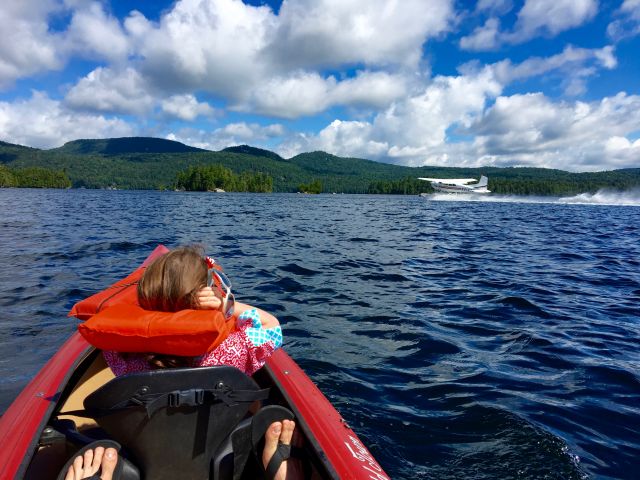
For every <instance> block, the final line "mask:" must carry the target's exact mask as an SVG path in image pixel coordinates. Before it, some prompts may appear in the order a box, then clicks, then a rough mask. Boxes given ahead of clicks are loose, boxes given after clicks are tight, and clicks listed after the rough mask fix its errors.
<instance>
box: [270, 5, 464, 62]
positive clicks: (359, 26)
mask: <svg viewBox="0 0 640 480" xmlns="http://www.w3.org/2000/svg"><path fill="white" fill-rule="evenodd" d="M453 15H454V11H453V8H452V2H451V1H450V0H431V1H429V2H424V1H421V0H402V1H391V2H389V1H386V0H369V1H367V2H362V1H360V0H299V1H285V2H284V3H283V4H282V7H281V8H280V15H279V19H278V20H279V24H278V28H277V33H276V38H275V41H274V42H273V43H272V44H271V45H269V46H268V47H267V53H269V54H270V55H271V56H272V57H273V58H274V59H276V61H277V63H278V64H279V65H284V66H289V67H293V68H300V67H303V68H304V67H311V66H316V67H317V66H338V65H344V64H361V63H363V64H366V65H387V64H398V63H400V64H405V65H410V66H416V65H417V64H418V63H419V62H420V59H421V57H422V44H423V43H424V42H425V40H427V39H428V38H433V37H436V36H438V35H440V34H442V33H443V32H446V31H447V30H448V29H449V26H450V25H449V24H450V22H451V21H452V20H453Z"/></svg>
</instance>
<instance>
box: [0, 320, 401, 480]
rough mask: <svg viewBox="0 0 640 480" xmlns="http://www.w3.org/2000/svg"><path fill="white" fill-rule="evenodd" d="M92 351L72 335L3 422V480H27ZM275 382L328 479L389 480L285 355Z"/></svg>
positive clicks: (275, 360)
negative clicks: (52, 421)
mask: <svg viewBox="0 0 640 480" xmlns="http://www.w3.org/2000/svg"><path fill="white" fill-rule="evenodd" d="M93 350H94V348H93V347H92V346H91V345H89V344H88V343H87V342H86V340H84V338H82V337H81V336H80V334H78V333H75V334H74V335H72V336H71V337H70V338H69V339H68V340H67V341H66V342H65V343H64V344H63V345H62V347H61V348H60V350H59V351H58V352H57V353H56V354H55V355H54V356H53V357H52V358H51V360H49V362H47V364H46V365H45V366H44V367H43V368H42V370H41V371H40V372H39V373H38V375H37V376H36V377H35V378H34V379H33V380H32V381H31V382H30V383H29V384H28V385H27V386H26V387H25V388H24V390H23V391H22V392H21V393H20V395H19V396H18V397H17V398H16V400H15V401H14V402H13V403H12V404H11V405H10V406H9V408H8V409H7V411H6V412H5V413H4V415H2V417H0V438H3V439H7V440H10V441H6V440H5V442H3V445H2V448H0V478H2V479H10V478H23V477H24V476H25V474H26V472H27V469H28V467H29V463H30V462H31V459H32V458H33V455H34V453H35V451H36V449H37V448H38V442H39V439H40V436H41V434H42V432H43V430H44V428H45V426H46V425H47V423H48V422H49V418H50V416H51V414H52V412H53V411H54V409H55V408H56V405H57V403H58V400H59V398H60V396H61V393H62V391H63V390H64V389H65V387H66V386H67V383H68V382H69V379H70V378H71V376H72V374H73V373H74V371H75V369H76V367H77V366H78V365H79V364H80V363H81V362H82V360H83V359H85V358H86V357H87V355H89V354H90V353H91V352H92V351H93ZM265 370H266V373H267V374H268V375H269V376H270V377H271V379H272V381H273V384H274V387H276V388H278V389H279V391H280V393H281V394H282V396H283V397H284V399H285V400H286V402H287V403H288V404H289V407H290V408H291V409H292V410H293V411H294V413H295V415H296V420H297V422H298V423H299V425H300V428H301V429H302V430H303V431H304V433H305V437H306V438H307V440H308V441H309V442H310V443H311V446H312V448H313V449H314V450H315V451H316V453H317V456H318V458H319V459H320V461H321V462H322V463H323V465H324V468H325V469H326V471H327V472H328V476H329V477H328V478H343V479H354V480H357V479H379V480H384V479H387V478H388V477H387V475H386V474H385V473H384V471H383V470H382V468H381V467H380V465H378V463H377V462H376V461H375V459H374V458H373V456H372V455H371V454H370V453H369V452H368V450H367V449H366V448H365V447H364V445H363V444H362V442H361V441H360V440H359V439H358V436H357V435H356V434H355V432H353V430H351V428H350V427H349V426H348V425H347V423H346V422H345V420H344V419H343V418H342V417H341V416H340V414H339V413H338V412H337V411H336V409H335V408H334V407H333V405H332V404H331V403H330V402H329V400H328V399H327V398H326V397H325V396H324V395H323V394H322V392H321V391H320V390H319V389H318V388H317V387H316V385H315V384H314V383H313V382H312V381H311V379H309V377H308V376H307V375H306V374H305V373H304V371H303V370H302V369H301V368H300V367H299V366H298V364H297V363H296V362H295V361H294V360H293V359H292V358H291V357H289V355H288V354H287V353H286V352H284V351H283V350H278V351H276V352H275V354H274V355H273V356H272V357H271V358H270V359H269V360H268V362H267V365H266V366H265Z"/></svg>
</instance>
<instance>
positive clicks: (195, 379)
mask: <svg viewBox="0 0 640 480" xmlns="http://www.w3.org/2000/svg"><path fill="white" fill-rule="evenodd" d="M267 395H268V390H260V388H259V387H258V385H257V384H256V382H255V381H254V380H253V379H252V378H250V377H249V376H247V375H245V374H244V373H243V372H241V371H240V370H238V369H236V368H234V367H228V366H217V367H204V368H202V367H201V368H188V369H159V370H154V371H151V372H141V373H133V374H128V375H124V376H121V377H117V378H115V379H113V380H111V381H109V382H108V383H107V384H105V385H103V386H102V387H100V388H99V389H98V390H96V391H95V392H93V393H92V394H91V395H89V396H88V397H87V398H86V399H85V401H84V406H85V409H86V410H87V412H92V413H94V414H95V417H96V421H97V422H98V424H99V425H100V427H102V428H103V429H104V430H105V431H106V432H107V433H108V434H109V435H110V436H111V437H112V438H113V439H114V440H116V441H118V442H119V443H121V444H122V446H123V447H125V448H126V450H127V451H128V452H130V458H129V460H131V461H132V462H133V463H134V464H135V465H136V466H137V467H138V468H139V469H140V471H141V472H142V474H143V475H144V478H145V479H147V480H165V479H171V480H175V479H182V478H184V479H187V478H188V479H192V480H208V479H210V478H214V477H216V476H217V475H215V474H214V472H212V470H213V468H214V467H213V465H212V463H213V461H212V459H213V458H214V457H215V456H216V452H217V451H218V450H219V449H221V448H225V445H227V444H229V442H230V438H231V437H232V436H233V435H232V432H234V429H236V430H237V428H238V425H239V424H240V423H241V421H242V420H243V418H245V416H246V415H247V412H248V410H249V407H250V405H251V404H252V403H253V402H254V401H255V400H263V399H266V397H267ZM245 423H246V422H245ZM243 428H244V427H243ZM236 436H237V435H236ZM223 443H224V444H225V445H222V444H223ZM218 456H219V455H218ZM235 475H237V472H236V474H235Z"/></svg>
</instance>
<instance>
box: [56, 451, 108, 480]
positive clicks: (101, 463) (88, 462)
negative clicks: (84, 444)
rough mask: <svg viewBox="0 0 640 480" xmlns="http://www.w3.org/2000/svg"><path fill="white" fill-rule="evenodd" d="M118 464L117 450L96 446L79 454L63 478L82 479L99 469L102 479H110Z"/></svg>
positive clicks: (66, 479) (68, 479) (69, 479)
mask: <svg viewBox="0 0 640 480" xmlns="http://www.w3.org/2000/svg"><path fill="white" fill-rule="evenodd" d="M117 464H118V451H117V450H116V449H115V448H107V449H106V450H105V449H104V447H96V448H95V449H93V450H92V449H89V450H87V451H86V452H84V455H79V456H77V457H76V458H75V460H74V461H73V465H71V466H70V467H69V470H67V476H66V477H64V480H82V479H83V478H88V477H90V476H91V475H94V474H95V473H97V472H98V471H101V473H100V478H101V479H102V480H111V479H112V477H113V472H114V470H115V468H116V465H117Z"/></svg>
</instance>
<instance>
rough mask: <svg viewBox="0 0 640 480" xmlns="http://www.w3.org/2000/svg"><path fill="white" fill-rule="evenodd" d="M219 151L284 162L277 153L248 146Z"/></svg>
mask: <svg viewBox="0 0 640 480" xmlns="http://www.w3.org/2000/svg"><path fill="white" fill-rule="evenodd" d="M220 151H221V152H230V153H242V154H244V155H252V156H254V157H265V158H270V159H271V160H278V161H282V160H284V158H282V157H281V156H280V155H278V154H277V153H274V152H271V151H269V150H263V149H262V148H256V147H250V146H249V145H237V146H235V147H227V148H224V149H222V150H220Z"/></svg>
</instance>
